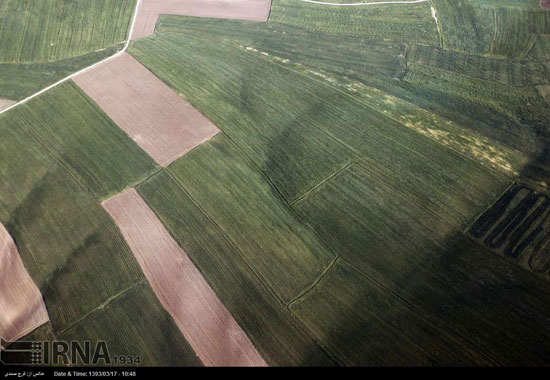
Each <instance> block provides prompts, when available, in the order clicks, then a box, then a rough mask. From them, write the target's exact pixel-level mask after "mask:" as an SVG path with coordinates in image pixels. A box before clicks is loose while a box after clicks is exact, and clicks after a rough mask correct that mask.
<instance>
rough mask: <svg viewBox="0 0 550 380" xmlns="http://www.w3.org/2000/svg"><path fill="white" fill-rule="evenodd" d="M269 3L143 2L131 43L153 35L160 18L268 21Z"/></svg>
mask: <svg viewBox="0 0 550 380" xmlns="http://www.w3.org/2000/svg"><path fill="white" fill-rule="evenodd" d="M270 9H271V0H231V1H226V0H207V1H204V0H185V1H181V0H143V1H142V3H141V6H140V9H139V13H138V16H137V19H136V24H135V26H134V31H133V33H132V39H133V40H135V39H138V38H142V37H146V36H149V35H151V34H153V32H154V31H155V25H156V23H157V20H158V17H159V15H160V14H175V15H185V16H196V17H212V18H227V19H242V20H252V21H267V18H268V17H269V11H270Z"/></svg>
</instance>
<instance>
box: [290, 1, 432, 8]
mask: <svg viewBox="0 0 550 380" xmlns="http://www.w3.org/2000/svg"><path fill="white" fill-rule="evenodd" d="M298 1H302V2H304V3H312V4H321V5H331V6H335V7H356V6H361V5H389V4H418V3H425V2H427V1H428V0H412V1H378V2H376V3H327V2H324V1H315V0H298Z"/></svg>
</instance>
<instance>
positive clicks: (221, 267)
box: [138, 171, 334, 366]
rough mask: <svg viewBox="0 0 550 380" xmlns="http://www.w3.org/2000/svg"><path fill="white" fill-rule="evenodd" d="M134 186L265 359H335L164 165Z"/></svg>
mask: <svg viewBox="0 0 550 380" xmlns="http://www.w3.org/2000/svg"><path fill="white" fill-rule="evenodd" d="M138 191H139V193H140V195H141V196H142V197H143V198H144V199H145V201H146V202H147V204H148V205H149V206H150V207H151V209H153V211H154V212H155V213H156V214H157V215H158V216H159V219H161V220H162V222H163V224H164V225H165V226H166V229H168V230H169V232H170V234H171V235H172V236H173V237H174V239H175V240H176V241H177V242H178V244H179V245H180V246H181V247H182V248H183V249H184V250H185V252H186V253H187V254H188V255H189V257H190V258H191V260H193V263H194V264H195V265H196V266H197V268H198V269H199V270H200V272H201V274H202V275H203V276H204V278H205V279H206V280H207V281H208V283H209V285H210V286H211V287H212V289H213V290H214V291H215V292H216V294H217V296H218V297H219V298H220V300H221V301H222V302H223V304H224V305H225V307H227V309H228V310H229V312H230V313H231V315H232V316H233V317H234V318H235V320H236V321H237V323H238V324H239V326H241V328H242V329H243V330H244V331H245V332H246V334H247V335H248V337H249V338H250V340H251V341H252V343H253V344H254V347H256V349H257V350H258V351H259V352H260V353H261V355H262V357H263V358H264V359H265V360H266V361H267V362H268V364H270V365H279V366H297V365H303V366H321V365H322V366H325V365H334V362H333V361H332V360H331V359H330V357H329V356H328V355H327V353H326V352H325V351H324V350H323V349H322V348H321V347H320V346H319V345H318V344H317V343H316V342H315V341H314V340H313V339H312V338H311V337H310V336H309V335H308V334H307V332H305V331H304V330H303V328H302V326H300V325H298V324H297V323H295V321H294V320H293V318H292V316H291V315H290V313H288V310H287V309H286V308H284V307H282V304H281V302H280V301H279V299H277V297H275V296H274V295H273V293H272V292H270V291H269V288H268V287H267V286H266V285H265V284H264V283H263V282H262V281H261V279H260V278H259V276H258V275H257V274H256V273H254V271H253V270H252V269H251V267H250V265H248V264H247V262H246V261H245V260H244V259H243V256H242V255H241V253H240V251H239V249H238V248H237V247H236V246H235V245H233V244H232V243H231V241H230V240H229V239H228V238H227V236H226V235H225V234H223V233H222V231H221V230H220V229H219V228H218V226H216V224H215V223H214V222H213V221H212V220H211V219H210V218H209V217H208V216H207V215H206V214H205V213H204V212H203V211H202V210H201V208H200V207H199V206H198V205H197V204H196V203H195V202H194V200H193V199H192V198H191V197H190V196H189V194H187V193H186V192H185V191H184V190H183V189H182V187H181V186H180V185H179V184H178V183H177V182H176V181H175V180H174V179H173V178H172V177H171V176H170V174H168V172H167V171H163V172H161V173H159V174H157V175H155V176H153V177H151V179H149V180H147V181H146V182H144V183H143V184H141V185H140V186H139V188H138Z"/></svg>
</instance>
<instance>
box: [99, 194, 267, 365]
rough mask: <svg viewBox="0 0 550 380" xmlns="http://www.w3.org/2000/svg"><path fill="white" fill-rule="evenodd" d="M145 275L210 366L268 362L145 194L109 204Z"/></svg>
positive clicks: (188, 338)
mask: <svg viewBox="0 0 550 380" xmlns="http://www.w3.org/2000/svg"><path fill="white" fill-rule="evenodd" d="M103 206H104V208H105V209H106V210H107V212H109V214H110V215H111V216H112V217H113V219H114V220H115V222H116V223H117V225H118V226H119V228H120V229H121V231H122V234H123V236H124V238H125V239H126V241H127V242H128V245H129V246H130V248H131V249H132V252H133V253H134V255H135V256H136V259H137V261H138V262H139V264H140V266H141V268H142V269H143V271H144V273H145V276H146V277H147V279H148V280H149V282H150V283H151V286H152V288H153V290H154V291H155V293H156V294H157V296H158V298H159V299H160V301H161V303H162V304H163V305H164V307H165V308H166V310H167V311H168V312H169V313H170V314H171V315H172V317H173V318H174V320H175V321H176V324H177V326H178V327H179V329H180V331H181V332H182V333H183V335H184V336H185V337H186V338H187V340H188V341H189V343H190V345H191V347H193V349H194V350H195V352H196V353H197V355H198V356H199V358H200V359H201V360H202V362H203V363H204V364H205V365H211V366H212V365H213V366H264V365H265V364H266V363H265V362H264V360H263V359H262V358H261V357H260V355H259V354H258V352H257V351H256V349H255V348H254V346H253V345H252V343H251V342H250V340H249V339H248V337H247V336H246V334H245V333H244V332H243V331H242V330H241V328H240V327H239V326H238V325H237V322H235V320H234V319H233V317H232V316H231V314H230V313H229V312H228V311H227V309H226V308H225V306H224V305H223V304H222V303H221V302H220V300H219V299H218V298H217V296H216V294H215V293H214V292H213V290H212V289H211V288H210V286H209V285H208V283H207V282H206V281H205V280H204V278H203V277H202V275H201V274H200V272H199V271H198V270H197V268H196V267H195V265H194V264H193V262H192V261H191V260H190V259H189V257H188V256H187V254H186V253H185V252H184V251H183V250H182V249H181V248H180V247H179V246H178V244H177V243H176V242H175V241H174V239H173V238H172V237H171V236H170V234H169V232H168V231H167V230H166V229H165V228H164V226H163V225H162V223H161V221H160V220H159V219H158V218H157V216H156V215H155V213H154V212H153V211H152V210H151V209H150V208H149V206H148V205H147V204H146V203H145V201H144V200H143V199H142V198H141V197H140V195H139V194H138V193H137V192H136V191H135V190H134V189H129V190H127V191H125V192H123V193H121V194H119V195H117V196H116V197H114V198H111V199H109V200H107V201H105V202H104V203H103Z"/></svg>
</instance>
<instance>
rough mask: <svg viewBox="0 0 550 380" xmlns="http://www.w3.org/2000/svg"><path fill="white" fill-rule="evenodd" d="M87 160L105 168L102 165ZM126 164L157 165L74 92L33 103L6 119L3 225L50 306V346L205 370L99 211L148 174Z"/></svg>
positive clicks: (1, 127) (2, 124) (1, 119)
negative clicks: (94, 347) (108, 194)
mask: <svg viewBox="0 0 550 380" xmlns="http://www.w3.org/2000/svg"><path fill="white" fill-rule="evenodd" d="M52 102H53V103H56V102H57V105H55V104H52ZM57 106H60V107H61V108H56V107H57ZM48 110H49V111H48ZM59 111H62V112H61V113H59ZM48 112H50V113H49V114H48ZM50 133H51V134H50ZM84 136H85V138H84ZM59 137H63V138H62V140H59ZM94 139H95V144H94V143H93V142H94V141H93V140H94ZM84 140H85V141H84ZM121 144H122V145H121ZM92 148H93V150H91V149H92ZM76 152H78V154H77V153H76ZM101 152H102V153H101ZM90 154H92V155H93V156H94V157H93V159H94V160H96V161H97V160H100V161H101V160H102V159H104V160H106V161H104V163H103V165H101V166H96V165H95V164H94V162H93V160H90V158H91V157H90ZM107 160H109V161H112V164H111V165H105V164H106V163H108V161H107ZM125 160H126V163H130V162H132V163H140V162H141V163H144V164H142V166H141V169H144V170H145V169H150V168H151V167H153V164H152V163H151V161H150V159H149V158H148V157H147V156H145V153H144V152H142V151H141V150H140V149H139V148H138V147H137V146H136V145H135V144H134V143H133V142H132V141H131V140H130V139H129V138H127V137H125V135H124V134H123V133H122V132H121V131H120V130H119V129H118V127H116V125H114V123H113V122H112V121H110V120H109V119H106V117H105V116H104V115H103V114H102V113H101V112H100V111H99V110H98V109H97V108H96V107H95V106H94V105H92V104H90V103H89V100H88V99H87V98H86V97H85V96H84V95H82V94H81V93H80V91H79V90H77V89H76V87H74V85H72V84H65V85H63V86H61V87H59V88H57V89H55V90H54V91H53V92H51V93H48V94H45V95H43V96H41V97H39V98H37V99H34V100H33V101H31V102H29V103H27V104H25V105H24V106H22V107H19V108H17V109H15V110H13V111H11V112H9V113H6V114H4V115H2V116H0V173H1V175H0V221H1V222H2V223H3V224H4V225H5V226H6V227H7V229H8V230H9V232H10V234H11V235H12V236H13V238H14V240H15V241H16V243H17V246H18V248H19V251H20V253H21V256H22V258H23V261H24V263H25V266H26V268H27V269H28V271H29V273H30V274H31V276H32V278H33V279H34V281H35V282H36V284H37V285H38V287H39V289H40V290H41V292H42V294H43V296H44V298H45V301H46V305H47V308H48V312H49V316H50V319H51V326H52V328H53V330H52V332H51V334H47V335H46V336H45V338H47V339H52V338H57V339H61V338H65V337H66V338H67V339H69V338H71V339H72V337H76V338H78V339H79V340H92V341H95V340H97V339H102V340H104V341H106V342H107V343H108V344H109V345H110V346H111V347H112V348H113V349H114V350H115V351H116V350H120V351H118V354H117V355H125V354H141V355H142V361H143V363H144V364H147V365H154V364H157V365H160V364H171V365H177V364H200V363H199V362H198V361H197V359H196V357H195V354H194V353H193V352H192V350H190V348H189V347H188V346H187V343H186V342H185V339H184V338H183V337H182V336H181V335H179V333H174V332H176V331H178V330H177V327H176V326H175V324H174V322H173V321H172V319H171V318H170V317H169V316H168V315H167V313H166V312H165V311H164V310H163V309H162V307H161V306H160V303H159V302H158V300H157V299H156V298H154V297H152V295H151V291H150V289H149V287H148V285H147V286H145V285H144V284H143V282H144V277H143V274H142V273H141V270H140V268H139V266H138V264H137V262H136V261H135V259H134V257H133V255H132V253H131V252H130V250H129V248H128V247H127V245H126V243H125V242H124V240H123V238H122V236H121V235H120V233H119V231H118V229H117V228H116V226H115V224H114V222H113V221H112V220H111V219H110V218H109V216H108V215H107V214H106V213H105V212H104V210H103V209H102V207H101V205H100V203H99V199H98V194H99V193H98V191H100V190H101V192H103V191H106V189H109V188H112V189H114V187H112V186H117V189H118V187H120V186H124V184H125V183H126V181H128V179H129V178H137V177H136V176H139V175H145V174H146V173H145V171H143V172H139V170H140V166H139V165H138V166H133V165H132V168H133V171H121V170H119V169H120V168H121V167H122V166H120V163H123V164H124V163H125ZM117 168H118V169H117ZM128 173H130V174H131V177H128V175H129V174H128ZM112 179H116V181H114V180H112ZM121 180H122V181H125V182H124V183H122V182H120V181H121ZM138 288H139V289H143V290H140V291H139V293H138V294H135V295H130V294H134V293H133V292H134V289H136V291H137V289H138ZM126 295H127V298H126ZM122 299H123V301H122ZM119 300H120V301H119ZM137 310H139V312H136V311H137ZM123 326H127V327H128V326H132V327H131V328H126V329H123V328H122V327H123ZM139 326H141V328H139ZM138 328H139V329H138ZM143 331H146V332H148V334H149V335H147V334H144V333H143ZM158 331H163V332H165V333H164V334H157V333H158ZM170 331H172V333H170ZM131 342H133V343H131ZM136 345H139V346H141V347H149V349H150V351H147V352H146V351H141V350H140V351H139V352H136V351H135V347H136ZM172 346H175V347H176V348H175V349H174V350H173V351H171V353H170V355H166V352H165V350H166V348H165V347H172ZM156 347H163V349H162V350H161V349H158V350H157V349H156ZM126 349H127V350H126ZM131 350H134V351H131ZM163 350H164V351H163ZM130 351H131V352H130ZM113 354H115V353H114V352H113Z"/></svg>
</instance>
